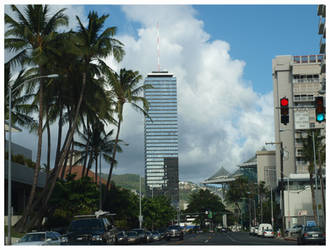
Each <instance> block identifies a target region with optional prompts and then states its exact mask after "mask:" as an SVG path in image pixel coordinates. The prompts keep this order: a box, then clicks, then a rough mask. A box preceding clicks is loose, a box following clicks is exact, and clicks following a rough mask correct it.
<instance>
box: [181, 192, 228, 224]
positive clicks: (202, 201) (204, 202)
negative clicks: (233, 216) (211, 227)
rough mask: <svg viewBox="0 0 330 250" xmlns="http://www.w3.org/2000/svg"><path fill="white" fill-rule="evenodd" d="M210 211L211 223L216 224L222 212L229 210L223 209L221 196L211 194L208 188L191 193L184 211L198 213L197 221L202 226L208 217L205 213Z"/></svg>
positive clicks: (226, 212)
mask: <svg viewBox="0 0 330 250" xmlns="http://www.w3.org/2000/svg"><path fill="white" fill-rule="evenodd" d="M206 212H207V213H210V212H211V213H212V218H211V220H212V222H213V224H218V223H220V222H221V220H222V215H223V214H229V213H230V212H229V211H227V210H226V209H225V206H224V205H223V203H222V201H221V198H220V197H219V196H217V195H215V194H212V193H211V192H210V191H209V190H207V189H206V190H202V189H201V190H199V191H198V192H194V193H193V194H191V196H190V198H189V204H188V208H187V209H186V210H185V213H195V214H198V217H197V221H198V222H199V224H200V225H201V227H204V224H205V220H206V219H207V218H208V214H207V213H206Z"/></svg>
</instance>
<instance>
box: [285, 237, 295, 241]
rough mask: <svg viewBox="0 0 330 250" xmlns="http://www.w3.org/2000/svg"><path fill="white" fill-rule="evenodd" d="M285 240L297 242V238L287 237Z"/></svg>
mask: <svg viewBox="0 0 330 250" xmlns="http://www.w3.org/2000/svg"><path fill="white" fill-rule="evenodd" d="M284 239H285V240H290V241H297V239H296V238H292V237H285V238H284Z"/></svg>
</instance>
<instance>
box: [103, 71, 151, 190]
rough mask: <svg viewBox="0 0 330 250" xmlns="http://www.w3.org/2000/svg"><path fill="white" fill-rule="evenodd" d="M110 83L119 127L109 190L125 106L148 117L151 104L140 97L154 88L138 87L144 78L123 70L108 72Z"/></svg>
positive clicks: (144, 85) (133, 72)
mask: <svg viewBox="0 0 330 250" xmlns="http://www.w3.org/2000/svg"><path fill="white" fill-rule="evenodd" d="M106 76H107V77H108V83H109V85H110V87H111V91H112V93H113V99H114V100H115V101H116V105H115V106H116V108H115V110H116V112H117V116H118V125H117V133H116V139H115V145H114V149H113V154H112V159H113V161H112V162H111V165H110V170H109V175H108V180H107V189H108V190H109V189H110V181H111V176H112V170H113V167H114V164H115V162H114V160H115V159H116V153H117V145H118V141H119V133H120V126H121V123H122V122H123V110H124V104H125V103H130V104H131V105H132V106H133V108H135V109H136V110H137V111H139V112H142V113H143V114H144V115H145V116H148V113H147V112H148V110H149V103H148V101H147V99H145V98H144V97H142V96H140V95H139V94H140V93H141V92H142V91H143V90H145V89H148V88H152V86H151V85H149V84H143V85H140V86H138V84H139V82H140V80H141V79H142V76H141V75H140V74H139V72H138V71H132V70H126V69H121V70H120V73H119V74H118V73H116V72H111V71H108V72H107V75H106ZM139 102H142V104H143V108H141V107H140V106H139V105H137V103H139Z"/></svg>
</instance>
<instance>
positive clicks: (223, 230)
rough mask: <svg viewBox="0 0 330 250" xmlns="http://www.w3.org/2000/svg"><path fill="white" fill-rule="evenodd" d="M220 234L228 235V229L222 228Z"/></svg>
mask: <svg viewBox="0 0 330 250" xmlns="http://www.w3.org/2000/svg"><path fill="white" fill-rule="evenodd" d="M220 232H223V233H227V232H228V228H226V227H222V228H221V230H220Z"/></svg>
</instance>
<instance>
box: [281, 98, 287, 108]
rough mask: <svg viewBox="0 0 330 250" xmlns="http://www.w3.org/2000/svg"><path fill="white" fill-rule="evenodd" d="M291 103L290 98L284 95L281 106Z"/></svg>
mask: <svg viewBox="0 0 330 250" xmlns="http://www.w3.org/2000/svg"><path fill="white" fill-rule="evenodd" d="M288 105H289V100H288V98H285V97H283V98H282V99H281V106H288Z"/></svg>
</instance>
